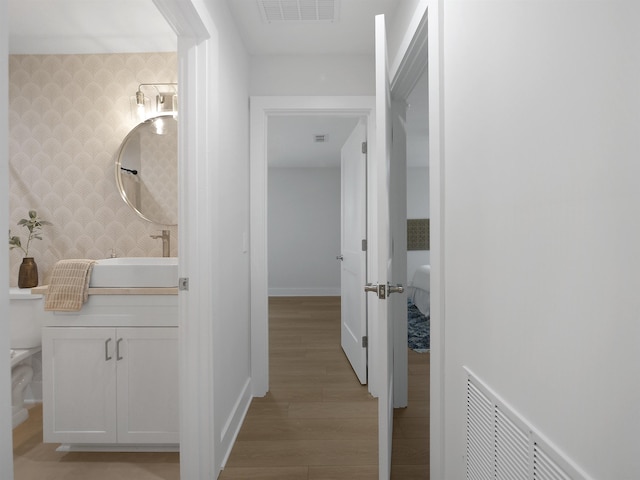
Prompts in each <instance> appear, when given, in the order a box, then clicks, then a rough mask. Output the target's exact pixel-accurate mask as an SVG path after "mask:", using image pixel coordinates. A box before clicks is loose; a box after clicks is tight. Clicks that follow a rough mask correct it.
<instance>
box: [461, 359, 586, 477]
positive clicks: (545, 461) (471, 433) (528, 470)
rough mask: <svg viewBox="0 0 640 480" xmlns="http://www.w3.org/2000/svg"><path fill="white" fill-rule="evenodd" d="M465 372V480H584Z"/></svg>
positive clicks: (564, 457)
mask: <svg viewBox="0 0 640 480" xmlns="http://www.w3.org/2000/svg"><path fill="white" fill-rule="evenodd" d="M465 370H466V372H467V445H466V447H467V448H466V466H467V476H466V479H467V480H486V479H487V478H492V479H496V480H590V477H589V476H587V475H586V474H585V473H584V472H582V471H581V470H580V469H579V468H578V467H577V466H576V465H575V464H574V463H573V462H571V461H570V460H569V459H568V458H567V457H566V456H565V455H564V454H563V453H562V452H560V451H559V450H558V449H557V448H555V447H554V446H553V444H552V443H550V442H549V441H547V440H546V439H545V438H544V437H543V436H542V435H540V434H539V433H537V432H535V431H534V430H533V428H532V427H531V426H530V425H529V424H528V423H527V422H526V421H525V420H524V419H523V418H522V417H521V416H520V415H519V414H518V413H516V412H515V411H514V410H512V409H511V408H509V407H508V406H507V405H506V404H505V403H504V402H503V401H502V399H501V398H500V397H498V396H497V395H496V394H495V393H494V392H493V391H492V390H491V389H490V388H489V387H487V386H486V385H485V384H484V383H482V382H481V381H480V380H479V379H478V378H477V377H475V376H474V375H473V374H472V373H471V371H469V370H468V369H467V368H465Z"/></svg>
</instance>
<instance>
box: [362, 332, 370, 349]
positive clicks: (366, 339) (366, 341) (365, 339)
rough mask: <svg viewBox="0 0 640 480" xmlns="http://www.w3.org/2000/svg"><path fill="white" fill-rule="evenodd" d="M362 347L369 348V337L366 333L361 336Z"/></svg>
mask: <svg viewBox="0 0 640 480" xmlns="http://www.w3.org/2000/svg"><path fill="white" fill-rule="evenodd" d="M362 348H369V337H367V336H366V335H364V336H363V337H362Z"/></svg>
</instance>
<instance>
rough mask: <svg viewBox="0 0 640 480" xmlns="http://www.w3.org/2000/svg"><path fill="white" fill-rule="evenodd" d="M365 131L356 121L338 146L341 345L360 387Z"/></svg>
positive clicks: (363, 366) (363, 373)
mask: <svg viewBox="0 0 640 480" xmlns="http://www.w3.org/2000/svg"><path fill="white" fill-rule="evenodd" d="M366 138H367V131H366V126H365V123H364V121H363V120H362V121H360V122H358V125H357V126H356V127H355V129H354V130H353V132H351V135H350V136H349V138H348V139H347V141H346V142H345V144H344V145H343V147H342V155H341V168H342V176H341V178H342V180H341V184H342V186H341V191H342V201H341V209H342V215H341V233H340V237H341V241H340V244H341V253H340V256H339V257H338V259H339V260H341V268H340V290H341V296H342V302H341V305H342V306H341V323H342V327H341V344H342V349H343V350H344V353H345V354H346V356H347V358H348V359H349V362H350V363H351V367H352V368H353V371H354V372H355V373H356V375H357V377H358V380H359V381H360V383H361V384H363V385H364V384H366V383H367V348H366V347H367V345H366V340H365V339H366V337H367V308H366V297H365V293H364V292H363V290H362V285H363V284H364V283H365V282H366V278H367V277H366V275H367V258H366V255H367V253H366V251H365V250H364V248H363V241H366V238H367V197H366V196H367V184H366V175H367V170H366V169H367V157H366V150H365V148H363V145H365V144H366Z"/></svg>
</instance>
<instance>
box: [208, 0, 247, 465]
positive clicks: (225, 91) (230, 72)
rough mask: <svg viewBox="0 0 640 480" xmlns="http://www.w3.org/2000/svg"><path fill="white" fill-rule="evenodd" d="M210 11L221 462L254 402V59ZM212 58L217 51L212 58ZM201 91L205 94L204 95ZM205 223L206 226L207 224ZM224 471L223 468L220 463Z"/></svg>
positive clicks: (221, 12)
mask: <svg viewBox="0 0 640 480" xmlns="http://www.w3.org/2000/svg"><path fill="white" fill-rule="evenodd" d="M208 6H209V8H210V10H211V14H212V17H213V19H214V21H215V24H216V27H217V30H218V39H217V40H218V50H217V55H218V59H219V64H218V65H217V78H216V79H215V82H214V84H213V86H212V87H213V88H214V89H216V93H215V96H217V98H218V100H219V103H218V104H217V106H216V115H217V116H218V118H219V119H220V121H219V125H220V129H219V132H217V135H215V136H212V138H215V139H216V141H215V142H212V144H211V147H210V148H211V152H210V156H209V157H208V158H203V159H202V160H203V161H207V162H211V168H213V170H214V174H213V175H214V180H213V182H212V185H210V186H209V188H210V189H211V191H212V192H213V195H212V198H213V201H214V206H213V208H214V210H215V214H214V218H215V219H216V224H215V225H212V228H213V232H214V233H213V235H214V236H215V239H216V240H215V245H212V246H211V248H213V249H215V251H214V252H213V258H214V265H213V268H212V275H213V279H212V283H211V287H212V291H211V296H212V298H213V309H214V316H213V318H212V319H211V320H212V322H213V346H212V349H211V351H212V352H213V364H214V385H213V389H214V415H215V423H214V426H215V431H214V432H213V435H214V439H215V442H216V447H218V450H217V453H216V457H217V458H216V460H220V461H221V462H224V461H225V459H226V455H227V454H228V453H229V450H230V449H231V447H232V442H233V440H234V435H235V434H236V433H237V431H236V429H237V428H238V427H239V422H240V420H242V416H243V414H244V409H245V408H246V407H247V405H248V402H249V400H250V396H251V389H250V376H251V368H250V367H251V352H250V332H249V301H248V298H249V255H248V241H249V236H248V235H249V146H248V145H249V111H248V97H249V92H248V74H249V57H248V55H247V53H246V51H245V49H244V46H243V43H242V41H241V39H240V37H239V35H238V33H237V30H236V28H235V24H234V21H233V19H232V18H231V16H230V14H229V11H228V9H227V5H226V2H225V1H223V0H215V1H210V2H209V3H208ZM213 54H215V53H214V52H212V55H213ZM203 93H204V92H201V94H203ZM207 224H208V223H207V221H206V219H202V227H200V228H204V227H205V225H207ZM217 467H220V465H217Z"/></svg>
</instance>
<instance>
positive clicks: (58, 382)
mask: <svg viewBox="0 0 640 480" xmlns="http://www.w3.org/2000/svg"><path fill="white" fill-rule="evenodd" d="M89 292H90V295H89V299H88V301H87V302H86V303H85V304H84V306H83V307H82V309H81V310H80V311H78V312H45V319H44V324H45V326H44V328H43V330H42V356H43V358H42V364H43V415H44V421H43V432H44V433H43V437H44V441H45V442H53V443H61V444H63V445H62V446H61V447H60V449H61V450H93V451H96V450H101V451H143V450H144V451H158V450H177V447H178V443H179V433H178V425H179V422H178V397H179V394H178V327H177V325H178V297H177V288H126V289H125V288H90V289H89Z"/></svg>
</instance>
